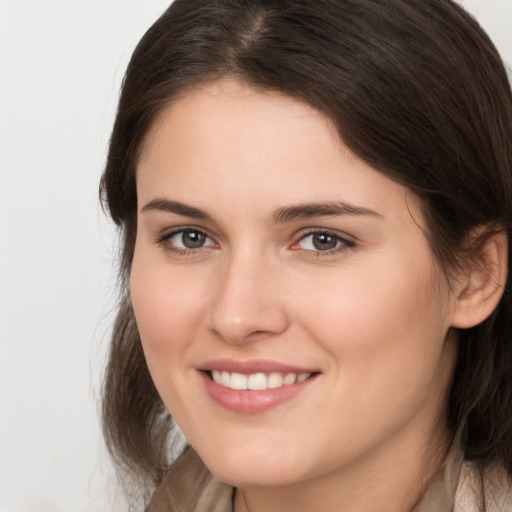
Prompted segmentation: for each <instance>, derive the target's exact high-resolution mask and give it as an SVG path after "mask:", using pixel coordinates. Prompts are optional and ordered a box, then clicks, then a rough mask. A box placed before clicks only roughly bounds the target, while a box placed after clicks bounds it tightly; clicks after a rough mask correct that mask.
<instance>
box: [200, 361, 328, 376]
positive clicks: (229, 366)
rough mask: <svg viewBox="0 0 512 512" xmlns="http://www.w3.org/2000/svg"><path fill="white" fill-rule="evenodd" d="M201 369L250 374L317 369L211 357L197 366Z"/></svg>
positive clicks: (298, 371)
mask: <svg viewBox="0 0 512 512" xmlns="http://www.w3.org/2000/svg"><path fill="white" fill-rule="evenodd" d="M198 369H199V370H202V371H212V370H219V371H226V372H230V373H241V374H245V375H250V374H252V373H271V372H281V373H318V370H317V369H312V368H304V367H299V366H295V365H289V364H285V363H280V362H277V361H271V360H267V359H252V360H249V361H241V360H236V359H212V360H210V361H206V362H205V363H203V364H202V365H200V366H199V368H198Z"/></svg>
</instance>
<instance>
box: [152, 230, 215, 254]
mask: <svg viewBox="0 0 512 512" xmlns="http://www.w3.org/2000/svg"><path fill="white" fill-rule="evenodd" d="M161 242H162V243H165V244H166V245H167V246H170V247H171V248H174V249H178V250H180V249H181V250H194V249H201V247H210V246H215V242H214V241H213V240H212V239H211V238H210V237H209V236H207V235H206V234H205V233H203V232H202V231H200V230H198V229H194V228H188V229H180V230H179V231H174V232H172V233H170V234H169V235H166V236H165V237H163V239H162V240H161Z"/></svg>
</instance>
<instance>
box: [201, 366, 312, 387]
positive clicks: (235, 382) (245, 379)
mask: <svg viewBox="0 0 512 512" xmlns="http://www.w3.org/2000/svg"><path fill="white" fill-rule="evenodd" d="M205 373H206V374H207V375H208V377H209V378H210V379H211V380H213V381H214V382H215V383H217V384H219V385H221V386H224V387H225V388H229V389H234V390H238V391H240V390H246V389H247V390H251V391H264V390H267V389H278V388H281V387H283V386H291V385H293V384H297V383H301V382H304V381H306V380H308V379H310V378H311V377H313V375H315V372H301V373H294V372H268V373H265V372H256V373H250V374H243V373H238V372H229V371H226V370H210V371H206V372H205Z"/></svg>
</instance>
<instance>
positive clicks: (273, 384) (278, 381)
mask: <svg viewBox="0 0 512 512" xmlns="http://www.w3.org/2000/svg"><path fill="white" fill-rule="evenodd" d="M282 385H283V377H282V375H281V374H280V373H271V374H270V375H269V376H268V378H267V387H268V388H269V389H274V388H280V387H281V386H282Z"/></svg>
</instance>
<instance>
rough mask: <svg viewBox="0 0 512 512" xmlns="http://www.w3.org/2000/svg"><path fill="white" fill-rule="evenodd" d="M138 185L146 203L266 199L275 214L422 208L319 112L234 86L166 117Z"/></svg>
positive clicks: (149, 141)
mask: <svg viewBox="0 0 512 512" xmlns="http://www.w3.org/2000/svg"><path fill="white" fill-rule="evenodd" d="M137 188H138V195H139V199H141V200H151V199H152V197H150V196H152V195H153V196H155V195H165V194H172V195H176V194H181V195H182V196H183V199H184V200H187V201H194V202H198V201H199V202H202V203H207V202H211V201H212V200H215V199H219V200H222V199H223V198H226V197H229V198H230V200H231V201H233V202H235V198H241V197H244V201H245V203H247V202H251V201H247V198H250V199H251V200H252V199H253V198H259V199H262V198H265V204H270V203H272V202H273V203H275V204H274V206H275V207H280V206H283V204H287V203H290V202H319V201H321V202H325V201H339V200H345V201H347V202H350V203H357V204H359V205H360V206H363V207H365V206H368V207H371V208H372V209H375V207H383V208H384V207H385V209H386V210H387V211H388V213H389V214H391V215H402V214H403V209H404V206H407V205H406V202H408V203H411V204H412V207H413V209H414V208H415V203H416V202H419V199H418V198H417V197H416V196H415V195H414V194H412V192H410V191H409V190H408V189H407V188H406V187H403V186H401V185H399V184H397V183H396V182H394V181H392V180H391V179H389V178H388V177H386V176H385V175H384V174H382V173H380V172H378V171H377V170H375V169H373V168H372V167H371V166H370V165H368V164H367V163H366V162H364V161H363V160H362V159H361V158H359V157H358V156H357V155H355V154H354V153H353V152H352V151H350V149H349V148H348V147H347V146H346V145H345V144H344V143H343V141H342V140H341V138H340V137H339V135H338V133H337V131H336V129H335V128H334V124H333V123H332V122H331V120H330V119H329V118H328V117H326V116H325V115H324V114H322V113H320V112H319V111H318V110H316V109H314V108H313V107H311V106H310V105H308V104H307V103H305V102H302V101H299V100H297V99H295V98H292V97H289V96H286V95H284V94H282V93H278V92H274V91H261V90H257V89H254V88H252V87H250V86H248V85H245V84H241V83H239V82H236V81H232V80H224V81H220V82H215V83H211V84H207V85H204V86H202V87H199V88H197V89H194V90H191V91H189V92H187V93H186V94H184V95H182V96H180V97H178V98H176V99H174V100H173V101H172V102H170V103H169V104H168V105H167V106H166V107H165V108H164V109H163V110H162V112H161V113H160V114H159V116H158V117H157V119H156V120H155V122H154V124H153V126H152V127H151V129H150V131H149V132H148V135H147V137H146V140H145V144H144V149H143V152H142V154H141V159H140V162H139V166H138V179H137ZM365 203H366V204H365ZM260 204H261V201H260ZM411 204H409V206H411ZM234 205H235V204H234V203H233V206H234ZM241 211H243V208H242V209H241ZM419 215H420V216H421V214H420V213H419Z"/></svg>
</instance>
